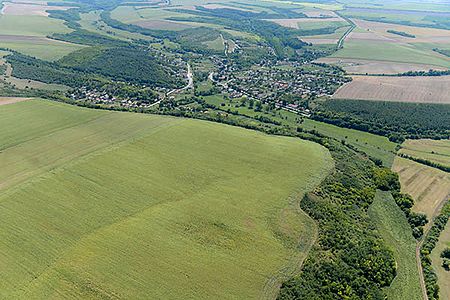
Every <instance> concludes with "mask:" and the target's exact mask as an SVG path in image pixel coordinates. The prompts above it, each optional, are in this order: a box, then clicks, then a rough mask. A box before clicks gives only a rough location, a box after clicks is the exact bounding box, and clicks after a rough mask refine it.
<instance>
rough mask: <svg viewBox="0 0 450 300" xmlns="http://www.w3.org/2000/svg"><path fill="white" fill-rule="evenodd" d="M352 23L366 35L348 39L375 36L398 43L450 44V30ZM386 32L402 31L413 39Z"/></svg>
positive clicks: (365, 22) (376, 23) (355, 35)
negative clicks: (413, 36) (411, 35)
mask: <svg viewBox="0 0 450 300" xmlns="http://www.w3.org/2000/svg"><path fill="white" fill-rule="evenodd" d="M353 22H355V24H356V25H357V26H358V27H360V28H361V29H362V30H365V31H367V33H360V34H359V33H352V36H351V37H349V38H353V39H365V38H364V37H365V35H366V36H369V35H370V36H371V37H372V38H374V37H375V36H376V37H378V38H379V39H381V40H390V41H392V42H399V43H433V44H450V30H444V29H434V28H424V27H413V26H405V25H396V24H387V23H381V22H371V21H364V20H358V19H354V20H353ZM387 30H396V31H402V32H406V33H409V34H413V35H415V36H416V37H415V38H409V37H404V36H401V35H397V34H392V33H388V32H387Z"/></svg>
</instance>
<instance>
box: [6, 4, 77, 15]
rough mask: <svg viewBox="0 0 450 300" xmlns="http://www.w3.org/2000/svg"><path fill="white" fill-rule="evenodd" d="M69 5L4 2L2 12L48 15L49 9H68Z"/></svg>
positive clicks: (8, 13)
mask: <svg viewBox="0 0 450 300" xmlns="http://www.w3.org/2000/svg"><path fill="white" fill-rule="evenodd" d="M69 8H71V7H69V6H49V5H47V3H46V2H41V1H39V2H4V3H3V9H2V12H1V13H2V14H3V15H12V16H48V13H47V10H67V9H69Z"/></svg>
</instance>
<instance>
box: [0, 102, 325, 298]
mask: <svg viewBox="0 0 450 300" xmlns="http://www.w3.org/2000/svg"><path fill="white" fill-rule="evenodd" d="M0 124H1V126H2V131H1V132H0V141H1V142H0V149H1V153H0V164H1V165H2V168H1V169H0V206H1V211H2V218H0V223H1V224H0V236H1V237H2V238H1V239H0V252H1V253H2V255H1V258H0V266H1V268H2V272H1V274H0V278H1V280H0V297H1V298H25V297H27V298H40V299H44V298H45V299H49V298H61V297H63V298H128V299H138V298H141V299H142V298H148V297H151V298H165V299H181V298H183V299H186V298H203V299H205V298H222V299H224V298H246V299H249V298H259V297H262V296H263V294H262V292H263V290H264V291H266V292H267V293H268V294H271V295H272V294H273V292H274V289H275V290H276V288H277V286H278V285H277V282H278V280H280V279H283V278H284V276H286V275H290V274H289V273H290V272H292V271H294V270H295V269H296V267H297V266H298V265H299V263H300V262H301V261H302V259H303V258H304V257H305V253H306V252H307V251H308V249H309V247H310V245H311V243H312V242H313V239H314V235H315V225H314V222H312V221H311V220H310V219H309V218H308V217H307V216H306V215H304V214H303V213H302V212H301V211H299V208H298V201H299V199H300V197H301V196H302V195H303V193H304V192H305V191H308V190H311V189H312V188H314V186H315V185H317V184H318V183H319V182H320V181H321V180H322V179H323V178H324V176H326V175H327V174H328V172H329V171H330V168H331V167H332V160H331V157H330V155H329V154H328V152H327V151H326V150H325V148H323V147H321V146H319V145H317V144H314V143H311V142H305V141H301V140H298V139H293V138H285V137H275V136H267V135H264V134H261V133H258V132H253V131H248V130H244V129H241V128H236V127H230V126H225V125H220V124H215V123H211V122H203V121H195V120H190V119H178V118H171V117H161V116H149V115H139V114H130V113H114V112H106V111H94V110H88V109H82V108H77V107H72V106H68V105H64V104H58V103H53V102H49V101H43V100H32V101H26V102H21V103H16V104H11V105H5V106H2V107H1V109H0ZM299 237H300V240H299ZM299 242H300V245H299ZM219 270H220V271H219ZM281 270H283V271H281ZM266 283H271V284H269V285H266ZM265 286H266V289H264V287H265ZM267 286H268V288H267ZM218 287H219V288H218Z"/></svg>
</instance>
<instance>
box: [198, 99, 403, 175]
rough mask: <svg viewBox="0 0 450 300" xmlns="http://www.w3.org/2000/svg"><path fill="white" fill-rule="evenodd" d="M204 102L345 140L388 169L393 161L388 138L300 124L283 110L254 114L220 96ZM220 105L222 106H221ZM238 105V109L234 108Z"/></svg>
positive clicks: (305, 121)
mask: <svg viewBox="0 0 450 300" xmlns="http://www.w3.org/2000/svg"><path fill="white" fill-rule="evenodd" d="M204 99H205V101H206V102H208V103H211V104H214V105H216V106H218V107H219V108H220V109H222V110H228V109H230V110H231V111H238V112H239V113H240V114H243V115H246V116H250V117H255V116H258V115H263V116H267V117H270V118H272V119H275V120H277V121H280V122H281V123H282V124H284V125H289V126H299V127H301V128H303V129H306V130H316V131H317V132H319V133H321V134H324V135H326V136H329V137H332V138H335V139H338V140H345V141H346V142H348V143H350V144H352V145H354V146H355V147H357V148H358V149H360V150H361V151H364V152H365V153H367V154H368V155H370V156H372V157H374V158H378V159H381V160H382V161H383V163H384V165H385V166H387V167H390V166H391V165H392V163H393V161H394V157H395V154H394V153H395V152H396V150H395V148H396V145H397V144H395V143H393V142H390V141H389V139H388V138H386V137H383V136H379V135H375V134H371V133H368V132H363V131H358V130H354V129H348V128H341V127H338V126H335V125H331V124H326V123H322V122H318V121H314V120H311V119H308V118H304V119H303V122H302V123H300V122H299V120H300V117H299V116H298V115H296V114H295V113H291V112H288V111H284V110H279V111H276V113H275V114H265V113H264V112H255V111H254V110H253V109H250V108H248V107H247V106H239V104H240V101H239V100H238V99H233V100H231V101H229V100H224V98H223V97H222V96H221V95H212V96H207V97H204ZM222 103H223V104H224V106H222ZM236 105H238V107H236Z"/></svg>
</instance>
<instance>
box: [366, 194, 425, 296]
mask: <svg viewBox="0 0 450 300" xmlns="http://www.w3.org/2000/svg"><path fill="white" fill-rule="evenodd" d="M369 214H370V216H371V218H372V219H373V220H374V222H375V224H376V226H377V229H378V231H379V232H380V234H381V236H382V237H383V239H384V241H385V242H386V244H387V245H388V246H389V247H390V248H391V250H392V251H393V252H394V257H395V261H396V262H397V268H398V269H397V277H396V278H395V279H394V281H393V282H392V284H391V286H390V287H389V288H387V289H386V290H385V291H386V294H387V296H388V299H410V300H420V299H421V289H420V285H419V273H418V270H417V265H416V258H415V247H416V242H415V240H414V238H413V236H412V234H411V228H410V226H409V224H408V222H407V221H406V218H405V216H404V214H403V212H402V211H401V210H400V208H399V207H398V206H397V205H396V204H395V202H394V199H393V198H392V196H391V195H390V193H389V192H381V191H378V192H377V194H376V197H375V200H374V202H373V204H372V205H371V207H370V209H369Z"/></svg>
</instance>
